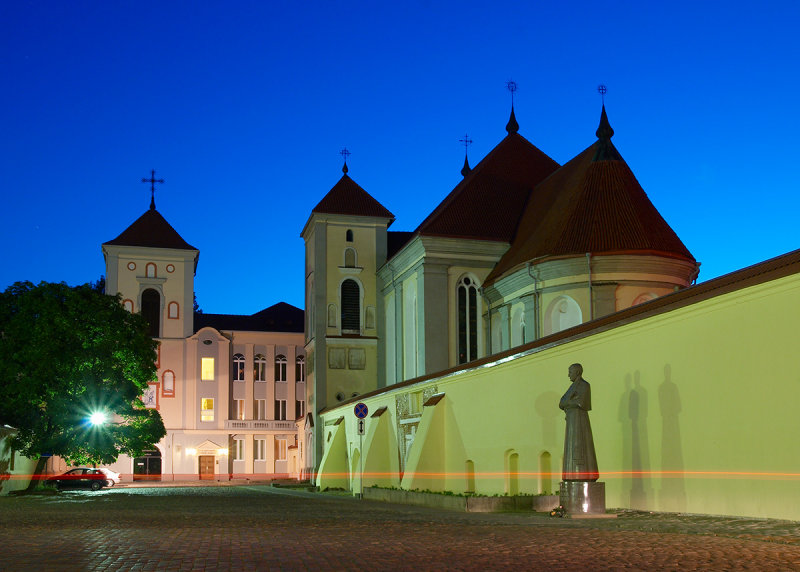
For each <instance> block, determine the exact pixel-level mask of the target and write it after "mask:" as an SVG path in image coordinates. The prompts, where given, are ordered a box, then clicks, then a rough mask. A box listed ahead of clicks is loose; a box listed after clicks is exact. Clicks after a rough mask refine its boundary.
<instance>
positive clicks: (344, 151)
mask: <svg viewBox="0 0 800 572" xmlns="http://www.w3.org/2000/svg"><path fill="white" fill-rule="evenodd" d="M339 155H341V156H342V158H343V159H344V166H343V167H342V173H347V170H348V169H347V158H348V157H349V156H350V155H352V153H350V151H348V150H347V147H345V148H344V149H342V150H341V151H339Z"/></svg>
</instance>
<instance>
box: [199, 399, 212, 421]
mask: <svg viewBox="0 0 800 572" xmlns="http://www.w3.org/2000/svg"><path fill="white" fill-rule="evenodd" d="M213 420H214V398H213V397H204V398H202V399H201V400H200V421H213Z"/></svg>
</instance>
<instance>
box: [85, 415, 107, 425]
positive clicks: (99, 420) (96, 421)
mask: <svg viewBox="0 0 800 572" xmlns="http://www.w3.org/2000/svg"><path fill="white" fill-rule="evenodd" d="M105 422H106V414H105V413H103V412H102V411H95V412H94V413H92V414H91V415H90V416H89V423H91V424H92V425H94V426H97V425H102V424H103V423H105Z"/></svg>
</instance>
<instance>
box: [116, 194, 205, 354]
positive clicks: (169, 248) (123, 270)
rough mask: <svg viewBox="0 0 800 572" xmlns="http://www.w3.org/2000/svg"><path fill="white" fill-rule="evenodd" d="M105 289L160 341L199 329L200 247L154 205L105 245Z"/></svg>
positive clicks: (177, 337) (153, 201)
mask: <svg viewBox="0 0 800 572" xmlns="http://www.w3.org/2000/svg"><path fill="white" fill-rule="evenodd" d="M103 256H104V258H105V261H106V293H108V294H112V295H113V294H116V293H119V294H120V295H121V297H122V300H123V304H124V305H125V308H127V309H128V311H130V312H140V313H141V314H142V315H143V316H144V317H145V318H146V319H147V321H148V323H149V324H150V335H151V336H153V338H158V339H181V340H182V339H184V338H186V337H188V336H191V335H192V333H194V324H193V317H194V311H193V305H194V274H195V270H196V268H197V259H198V257H199V256H200V251H199V250H197V249H196V248H195V247H194V246H191V245H190V244H188V243H187V242H186V241H185V240H183V238H181V236H180V235H179V234H178V233H177V232H176V231H175V229H174V228H172V226H170V224H169V223H168V222H167V221H166V220H165V219H164V217H163V216H161V213H159V212H158V211H157V210H156V205H155V200H154V199H151V201H150V208H149V209H148V210H147V211H146V212H145V213H144V214H143V215H142V216H140V217H139V218H138V219H136V221H134V223H133V224H131V225H130V226H129V227H128V228H127V229H125V230H124V231H123V232H122V234H120V235H119V236H118V237H117V238H115V239H114V240H110V241H108V242H106V243H104V244H103Z"/></svg>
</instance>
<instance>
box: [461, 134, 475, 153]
mask: <svg viewBox="0 0 800 572" xmlns="http://www.w3.org/2000/svg"><path fill="white" fill-rule="evenodd" d="M458 142H459V143H461V144H462V145H464V154H465V155H466V154H467V148H468V147H469V146H470V145H472V139H470V138H469V135H467V134H466V133H464V138H463V139H459V140H458Z"/></svg>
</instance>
